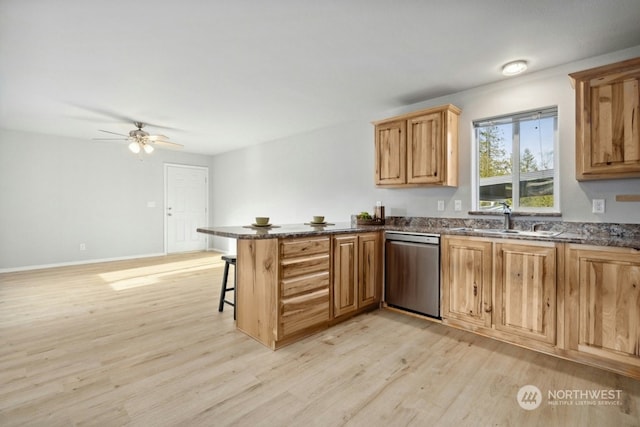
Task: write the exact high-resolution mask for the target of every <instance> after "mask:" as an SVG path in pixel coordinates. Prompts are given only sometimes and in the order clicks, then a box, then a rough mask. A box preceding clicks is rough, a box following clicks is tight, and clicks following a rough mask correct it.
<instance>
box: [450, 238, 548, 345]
mask: <svg viewBox="0 0 640 427" xmlns="http://www.w3.org/2000/svg"><path fill="white" fill-rule="evenodd" d="M558 250H559V249H558V247H557V244H555V243H551V242H535V241H522V240H519V241H514V240H502V239H495V240H493V239H483V238H472V237H452V236H444V237H443V239H442V271H443V274H442V283H443V289H442V303H443V304H442V305H443V308H442V317H443V321H444V322H445V323H451V324H455V325H456V326H460V327H468V328H469V329H472V330H476V331H479V332H482V333H483V334H486V335H489V336H494V337H497V338H500V339H505V340H509V341H512V342H516V343H521V344H527V343H528V344H530V345H533V346H537V345H538V343H544V344H543V345H545V344H549V345H554V344H555V342H556V277H557V271H556V254H557V252H558Z"/></svg>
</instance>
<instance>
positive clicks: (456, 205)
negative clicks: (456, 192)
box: [453, 200, 462, 211]
mask: <svg viewBox="0 0 640 427" xmlns="http://www.w3.org/2000/svg"><path fill="white" fill-rule="evenodd" d="M453 210H454V211H461V210H462V200H456V201H455V202H454V204H453Z"/></svg>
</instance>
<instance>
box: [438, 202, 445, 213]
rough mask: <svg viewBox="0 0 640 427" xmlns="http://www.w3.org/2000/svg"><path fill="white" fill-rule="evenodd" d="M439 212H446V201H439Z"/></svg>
mask: <svg viewBox="0 0 640 427" xmlns="http://www.w3.org/2000/svg"><path fill="white" fill-rule="evenodd" d="M438 210H439V211H443V210H444V200H438Z"/></svg>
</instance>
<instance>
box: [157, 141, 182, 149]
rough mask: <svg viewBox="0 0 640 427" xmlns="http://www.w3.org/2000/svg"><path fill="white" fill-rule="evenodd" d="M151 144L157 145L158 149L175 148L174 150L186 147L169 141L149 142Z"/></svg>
mask: <svg viewBox="0 0 640 427" xmlns="http://www.w3.org/2000/svg"><path fill="white" fill-rule="evenodd" d="M149 144H152V145H157V146H158V147H164V148H174V149H180V148H183V147H184V145H182V144H178V143H176V142H169V141H149Z"/></svg>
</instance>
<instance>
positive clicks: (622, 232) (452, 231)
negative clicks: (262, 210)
mask: <svg viewBox="0 0 640 427" xmlns="http://www.w3.org/2000/svg"><path fill="white" fill-rule="evenodd" d="M454 225H458V224H448V223H441V222H440V221H436V222H432V221H431V222H430V221H426V222H425V221H413V222H409V223H407V222H404V223H398V222H397V221H393V220H392V221H387V225H386V226H383V225H377V226H376V225H357V224H355V223H354V222H353V221H352V222H338V223H328V224H327V225H322V226H318V225H310V224H283V225H280V224H277V225H273V226H272V227H265V228H258V227H251V226H249V225H247V226H227V227H203V228H198V229H197V231H198V232H200V233H205V234H212V235H215V236H221V237H229V238H233V239H274V238H289V237H304V236H322V235H331V234H346V233H364V232H367V231H379V230H383V231H402V232H407V233H432V234H440V235H443V234H447V235H456V236H477V237H489V238H494V239H515V240H529V241H532V240H533V241H547V242H558V243H580V244H588V245H595V246H616V247H625V248H633V249H637V250H640V234H638V233H637V232H636V230H635V228H636V227H635V226H633V227H632V228H631V229H626V228H624V227H622V228H620V227H613V228H612V227H611V226H609V227H607V228H606V229H600V228H598V227H593V226H592V225H590V224H583V225H582V227H581V228H573V229H570V230H566V231H562V230H557V233H554V234H553V235H547V236H544V235H541V236H535V235H531V234H524V235H518V234H508V233H505V234H502V233H496V232H485V231H483V230H482V229H481V228H471V227H468V226H467V227H456V226H454ZM461 225H464V224H461Z"/></svg>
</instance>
